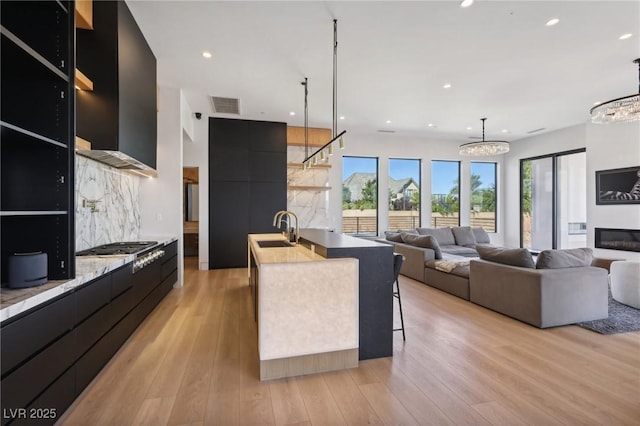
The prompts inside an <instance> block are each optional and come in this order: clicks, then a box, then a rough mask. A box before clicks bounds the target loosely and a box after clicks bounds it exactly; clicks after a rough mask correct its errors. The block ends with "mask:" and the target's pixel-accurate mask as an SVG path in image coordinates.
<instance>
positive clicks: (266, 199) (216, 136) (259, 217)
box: [209, 118, 287, 269]
mask: <svg viewBox="0 0 640 426" xmlns="http://www.w3.org/2000/svg"><path fill="white" fill-rule="evenodd" d="M286 130H287V127H286V124H285V123H275V122H268V121H249V120H230V119H223V118H210V119H209V267H210V268H211V269H218V268H238V267H246V266H247V234H252V233H270V232H276V229H275V228H274V227H273V225H272V220H273V216H274V214H275V213H276V212H277V211H279V210H285V209H286V208H287V171H286V167H287V131H286Z"/></svg>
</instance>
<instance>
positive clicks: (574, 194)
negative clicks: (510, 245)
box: [520, 149, 587, 250]
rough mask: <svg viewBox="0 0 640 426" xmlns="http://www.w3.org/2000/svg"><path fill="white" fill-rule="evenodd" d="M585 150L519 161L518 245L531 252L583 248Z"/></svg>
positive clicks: (585, 195) (584, 226)
mask: <svg viewBox="0 0 640 426" xmlns="http://www.w3.org/2000/svg"><path fill="white" fill-rule="evenodd" d="M586 157H587V156H586V153H585V150H584V149H582V150H577V151H570V152H562V153H557V154H551V155H546V156H542V157H536V158H527V159H523V160H520V194H521V195H520V245H521V246H522V247H525V248H528V249H532V250H545V249H552V248H554V249H555V248H575V247H584V246H586V244H587V236H586V233H585V232H584V231H583V229H586V226H587V225H586V223H587V180H586Z"/></svg>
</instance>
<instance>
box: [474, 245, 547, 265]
mask: <svg viewBox="0 0 640 426" xmlns="http://www.w3.org/2000/svg"><path fill="white" fill-rule="evenodd" d="M476 251H477V252H478V254H479V255H480V259H484V260H489V261H491V262H496V263H502V264H504V265H511V266H520V267H523V268H535V267H536V264H535V263H534V262H533V257H532V256H531V253H529V250H527V249H525V248H505V247H496V246H485V245H478V246H476Z"/></svg>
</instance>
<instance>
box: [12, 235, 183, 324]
mask: <svg viewBox="0 0 640 426" xmlns="http://www.w3.org/2000/svg"><path fill="white" fill-rule="evenodd" d="M176 240H177V237H157V236H156V237H145V238H141V239H140V241H158V243H159V244H163V245H167V244H170V243H172V242H173V241H176ZM133 259H134V255H132V254H130V255H112V256H80V257H76V277H75V278H74V279H72V280H51V281H47V282H46V283H45V284H43V285H41V286H38V287H29V288H16V289H14V288H9V287H1V288H0V322H2V321H6V320H8V319H9V318H11V317H13V316H15V315H18V314H21V313H22V312H25V311H27V310H29V309H31V308H33V307H35V306H38V305H40V304H42V303H45V302H47V301H49V300H51V299H54V298H56V297H58V296H60V295H61V294H64V293H66V292H68V291H71V290H72V289H74V288H76V287H78V286H81V285H83V284H85V283H88V282H89V281H91V280H94V279H96V278H99V277H101V276H103V275H106V274H108V273H109V272H111V271H114V270H116V269H118V268H119V267H121V266H123V265H126V264H127V263H131V262H133Z"/></svg>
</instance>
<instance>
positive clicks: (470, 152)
mask: <svg viewBox="0 0 640 426" xmlns="http://www.w3.org/2000/svg"><path fill="white" fill-rule="evenodd" d="M480 120H482V141H480V142H469V143H464V144H462V145H460V151H459V153H460V155H464V156H467V157H480V156H489V155H500V154H506V153H507V152H509V142H505V141H485V140H484V122H485V120H486V118H481V119H480Z"/></svg>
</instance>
